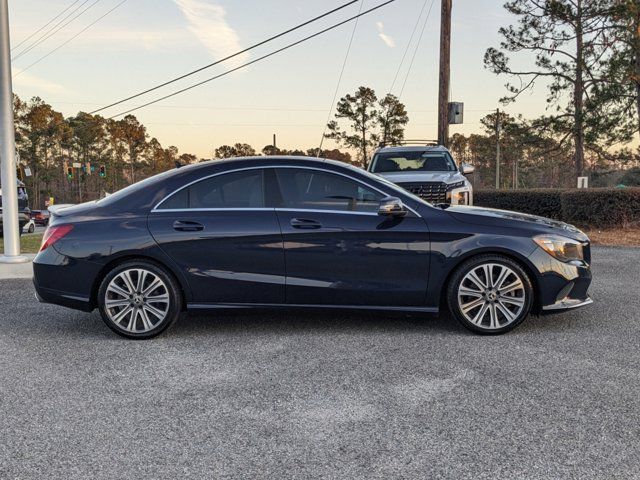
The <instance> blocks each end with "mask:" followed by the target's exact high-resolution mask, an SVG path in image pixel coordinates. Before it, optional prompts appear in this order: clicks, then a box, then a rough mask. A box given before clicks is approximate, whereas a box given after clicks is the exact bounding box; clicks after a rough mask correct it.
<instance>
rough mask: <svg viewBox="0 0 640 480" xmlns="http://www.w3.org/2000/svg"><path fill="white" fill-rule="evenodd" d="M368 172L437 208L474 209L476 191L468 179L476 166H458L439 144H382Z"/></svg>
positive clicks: (405, 142) (410, 142)
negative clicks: (456, 206)
mask: <svg viewBox="0 0 640 480" xmlns="http://www.w3.org/2000/svg"><path fill="white" fill-rule="evenodd" d="M368 170H369V171H370V172H371V173H375V174H376V175H380V176H381V177H384V178H386V179H387V180H390V181H392V182H393V183H395V184H397V185H400V186H401V187H402V188H404V189H406V190H408V191H410V192H411V193H413V194H414V195H417V196H419V197H420V198H422V199H424V200H426V201H428V202H431V203H433V204H440V203H448V204H451V205H473V187H472V186H471V182H469V180H468V179H467V178H466V177H465V175H467V174H470V173H473V171H474V170H475V168H474V167H473V166H472V165H467V164H462V165H460V167H458V166H457V165H456V162H455V161H454V160H453V157H452V156H451V153H450V152H449V150H447V149H446V148H445V147H443V146H441V145H438V143H437V142H432V141H429V140H406V141H402V142H399V143H398V144H394V145H389V146H387V145H385V144H381V145H380V148H378V150H376V152H375V153H374V155H373V158H372V160H371V162H370V163H369V168H368Z"/></svg>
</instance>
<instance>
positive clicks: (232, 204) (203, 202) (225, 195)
mask: <svg viewBox="0 0 640 480" xmlns="http://www.w3.org/2000/svg"><path fill="white" fill-rule="evenodd" d="M263 175H264V174H263V171H262V170H244V171H240V172H232V173H224V174H222V175H216V176H215V177H211V178H207V179H204V180H201V181H199V182H197V183H194V184H193V185H190V186H189V187H186V188H183V189H182V190H180V191H178V192H176V193H174V194H173V195H172V196H171V197H169V198H167V199H166V200H164V201H163V202H162V203H161V204H160V205H159V206H158V210H168V209H186V208H262V207H264V181H263Z"/></svg>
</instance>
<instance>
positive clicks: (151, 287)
mask: <svg viewBox="0 0 640 480" xmlns="http://www.w3.org/2000/svg"><path fill="white" fill-rule="evenodd" d="M160 285H162V281H161V280H160V279H159V278H158V277H155V279H154V280H153V281H152V282H151V285H149V286H148V287H147V288H145V289H144V292H142V295H148V294H150V293H151V292H153V291H154V290H155V289H156V288H158V287H159V286H160Z"/></svg>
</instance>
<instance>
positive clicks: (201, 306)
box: [33, 156, 591, 338]
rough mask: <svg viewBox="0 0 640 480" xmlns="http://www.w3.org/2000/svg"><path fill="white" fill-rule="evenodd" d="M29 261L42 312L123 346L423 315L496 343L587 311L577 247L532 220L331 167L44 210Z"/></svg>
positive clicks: (185, 183) (282, 160)
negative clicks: (426, 196)
mask: <svg viewBox="0 0 640 480" xmlns="http://www.w3.org/2000/svg"><path fill="white" fill-rule="evenodd" d="M50 210H51V214H52V216H51V223H50V225H49V227H48V229H47V231H46V233H45V235H44V238H43V242H42V247H41V250H40V253H38V255H37V256H36V258H35V259H34V261H33V270H34V284H35V288H36V291H37V294H38V296H39V298H40V299H41V301H44V302H50V303H55V304H59V305H64V306H67V307H71V308H75V309H80V310H85V311H91V310H93V309H95V308H98V309H99V310H100V313H101V315H102V318H103V320H104V322H105V323H106V324H107V326H109V328H111V329H112V330H113V331H115V332H116V333H118V334H120V335H123V336H126V337H130V338H150V337H153V336H155V335H157V334H159V333H161V332H162V331H164V330H165V329H166V328H167V327H169V326H170V325H171V324H172V323H174V322H175V321H176V320H177V319H178V318H179V316H180V313H181V312H182V311H183V310H192V311H204V310H214V311H215V310H216V309H221V308H234V309H237V308H265V307H274V308H282V307H294V308H300V307H308V308H341V309H344V308H353V309H370V310H377V311H415V312H422V313H437V312H438V311H439V309H440V308H441V306H442V305H448V308H449V309H450V311H451V312H452V313H453V315H454V317H455V318H456V319H457V320H458V321H459V322H460V323H462V325H464V326H465V327H467V328H469V329H470V330H473V331H475V332H478V333H484V334H490V333H493V334H495V333H503V332H506V331H509V330H511V329H512V328H514V327H516V326H517V325H519V324H520V323H521V322H523V321H524V320H525V319H526V318H527V316H528V315H529V312H535V313H540V312H551V311H558V310H563V309H567V308H575V307H580V306H583V305H587V304H589V303H591V299H590V298H589V295H588V294H587V289H588V287H589V284H590V282H591V270H590V266H589V263H590V261H591V259H590V246H589V239H588V238H587V237H586V236H585V235H584V233H582V232H581V231H579V230H578V229H576V228H575V227H572V226H571V225H567V224H565V223H562V222H557V221H553V220H549V219H545V218H542V217H535V216H532V215H524V214H518V213H514V212H507V211H501V210H489V209H482V208H477V207H468V206H446V208H441V207H437V206H434V205H432V204H430V203H428V202H426V201H424V200H423V199H422V198H420V197H417V196H415V195H412V194H411V193H410V192H407V191H406V190H404V189H402V188H400V187H398V186H397V185H395V184H393V183H391V182H389V181H387V180H385V179H384V178H381V177H379V176H376V175H373V174H371V173H368V172H366V171H364V170H361V169H358V168H356V167H353V166H350V165H346V164H344V163H342V162H335V161H331V160H320V159H311V158H306V157H277V156H267V157H250V158H238V159H233V160H225V161H215V162H204V163H198V164H194V165H189V166H185V167H182V168H179V169H175V170H171V171H167V172H164V173H161V174H159V175H156V176H154V177H150V178H148V179H146V180H143V181H141V182H138V183H136V184H133V185H131V186H129V187H127V188H125V189H123V190H120V191H119V192H116V193H114V194H113V195H110V196H109V197H107V198H104V199H102V200H98V201H94V202H88V203H84V204H79V205H75V206H71V207H65V208H60V207H59V206H53V207H50Z"/></svg>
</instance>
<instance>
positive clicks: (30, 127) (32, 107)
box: [14, 95, 351, 208]
mask: <svg viewBox="0 0 640 480" xmlns="http://www.w3.org/2000/svg"><path fill="white" fill-rule="evenodd" d="M14 112H15V113H14V117H15V118H14V119H15V127H16V148H17V151H18V154H19V165H20V168H19V177H20V178H21V179H22V180H23V181H24V182H25V184H26V185H27V188H28V190H29V196H30V202H29V203H30V204H31V206H32V207H33V208H41V207H43V206H44V204H45V201H46V200H47V199H49V197H53V198H54V199H55V202H56V203H77V202H82V201H87V200H93V199H96V198H100V197H101V196H103V195H104V194H105V192H114V191H116V190H119V189H121V188H123V187H125V186H127V185H129V184H131V183H133V182H136V181H138V180H141V179H143V178H146V177H148V176H151V175H154V174H156V173H159V172H163V171H165V170H168V169H171V168H175V166H176V164H181V165H187V164H190V163H195V162H201V161H205V160H210V159H209V158H198V157H196V156H195V155H193V154H190V153H181V152H180V151H179V150H178V148H177V147H175V146H168V147H163V146H162V144H161V143H160V142H159V141H158V139H157V138H155V137H151V136H150V135H149V133H148V131H147V128H146V127H145V126H144V125H143V124H142V123H140V122H139V121H138V119H137V118H136V117H135V116H133V115H127V116H126V117H124V118H123V119H121V120H111V119H106V118H104V117H101V116H100V115H90V114H88V113H84V112H80V113H78V114H77V115H76V116H73V117H68V118H65V117H64V116H63V115H62V113H60V112H57V111H56V110H54V109H53V108H52V107H51V105H49V104H47V103H46V102H45V101H44V100H42V99H41V98H38V97H34V98H32V99H31V100H29V101H23V100H21V99H20V98H19V97H17V96H15V95H14ZM261 154H262V155H275V154H278V155H313V156H315V155H317V154H318V149H317V148H316V149H307V150H304V151H303V150H284V149H278V148H275V149H274V147H273V146H272V145H267V146H265V147H264V148H263V149H262V150H261V151H260V152H257V151H256V150H255V149H254V148H253V147H251V146H250V145H248V144H246V143H236V144H235V145H222V146H220V147H218V148H216V149H215V153H214V157H215V158H228V157H238V156H251V155H261ZM320 154H321V156H324V157H326V158H332V159H335V160H340V161H343V162H351V155H350V154H349V153H347V152H342V151H340V150H338V149H332V150H322V152H320ZM74 164H75V165H77V164H80V168H75V167H74ZM87 164H89V165H90V167H89V168H87ZM65 167H67V169H65ZM91 167H93V168H91ZM100 167H104V172H105V175H104V176H100V175H99V172H100ZM69 169H71V170H69ZM92 170H93V171H92ZM70 173H71V174H70Z"/></svg>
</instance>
